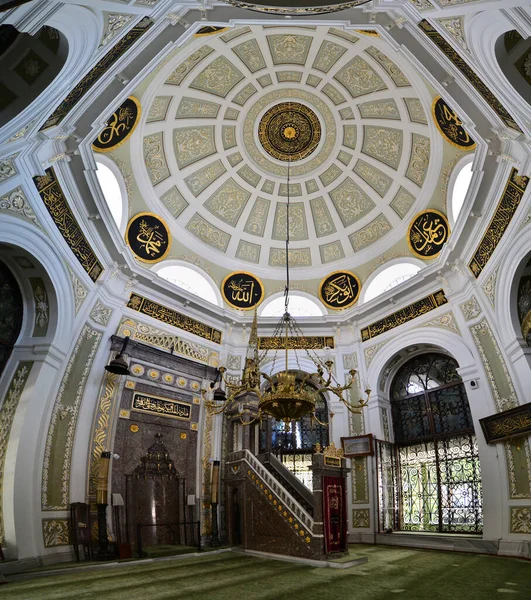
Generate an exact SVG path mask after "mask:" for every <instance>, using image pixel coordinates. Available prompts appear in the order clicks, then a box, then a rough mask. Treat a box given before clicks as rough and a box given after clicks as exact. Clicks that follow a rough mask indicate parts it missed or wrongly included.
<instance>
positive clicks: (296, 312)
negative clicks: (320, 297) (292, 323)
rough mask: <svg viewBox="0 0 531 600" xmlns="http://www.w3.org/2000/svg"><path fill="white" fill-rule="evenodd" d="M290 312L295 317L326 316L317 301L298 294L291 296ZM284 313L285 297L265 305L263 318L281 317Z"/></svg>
mask: <svg viewBox="0 0 531 600" xmlns="http://www.w3.org/2000/svg"><path fill="white" fill-rule="evenodd" d="M288 311H289V314H290V315H292V316H293V317H322V316H323V314H324V313H323V309H322V308H321V307H320V306H319V305H318V304H317V302H315V300H311V299H310V298H306V297H305V296H299V295H298V294H290V297H289V308H288ZM284 312H285V309H284V296H279V297H278V298H275V299H274V300H270V301H269V302H268V303H267V304H265V305H264V307H263V308H262V312H261V316H262V317H281V316H282V315H283V314H284Z"/></svg>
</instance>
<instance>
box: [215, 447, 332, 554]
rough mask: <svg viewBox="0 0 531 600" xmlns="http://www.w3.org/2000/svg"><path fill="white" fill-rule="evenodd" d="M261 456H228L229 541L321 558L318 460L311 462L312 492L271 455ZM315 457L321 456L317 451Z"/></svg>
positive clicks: (321, 507) (257, 549)
mask: <svg viewBox="0 0 531 600" xmlns="http://www.w3.org/2000/svg"><path fill="white" fill-rule="evenodd" d="M260 458H261V459H262V461H263V462H261V461H260V460H259V459H258V457H256V456H254V455H253V454H252V453H251V452H250V451H249V450H240V451H238V452H232V453H231V454H229V456H228V459H227V463H226V464H227V467H226V470H225V473H226V489H227V512H226V515H227V531H228V534H229V542H230V544H231V545H242V546H243V547H244V548H245V549H247V550H256V551H261V552H270V553H274V554H285V555H290V556H297V557H303V558H311V559H317V560H323V559H324V558H325V551H324V537H323V502H322V490H321V489H320V487H321V486H320V482H321V480H322V472H321V469H319V464H318V463H317V464H316V463H314V467H313V470H314V490H313V493H312V492H310V491H309V490H307V489H306V488H305V486H304V485H303V484H302V483H300V482H299V481H298V480H296V478H295V477H294V475H293V474H292V473H291V472H289V471H288V469H286V468H285V467H284V466H283V465H282V464H281V463H280V461H278V460H277V459H276V458H275V457H273V456H271V455H269V456H268V455H262V456H261V457H260ZM318 460H321V461H322V455H320V459H317V461H318ZM321 464H322V463H321ZM284 471H287V473H285V472H284ZM293 480H296V481H293ZM298 484H300V486H302V488H304V489H302V488H300V487H299V485H298ZM288 488H289V489H288Z"/></svg>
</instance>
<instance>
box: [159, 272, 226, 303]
mask: <svg viewBox="0 0 531 600" xmlns="http://www.w3.org/2000/svg"><path fill="white" fill-rule="evenodd" d="M156 272H157V275H158V276H159V277H162V278H163V279H166V281H169V282H170V283H173V284H174V285H176V286H178V287H180V288H182V289H183V290H186V291H187V292H190V293H191V294H195V295H196V296H199V297H200V298H202V299H203V300H206V301H207V302H210V303H212V304H215V305H216V306H220V302H219V296H218V295H217V294H216V290H215V288H214V286H213V285H212V284H211V283H210V281H208V279H207V278H206V277H205V276H204V275H201V273H198V272H197V271H194V269H191V268H190V267H184V266H182V265H168V266H165V267H162V268H160V269H157V271H156Z"/></svg>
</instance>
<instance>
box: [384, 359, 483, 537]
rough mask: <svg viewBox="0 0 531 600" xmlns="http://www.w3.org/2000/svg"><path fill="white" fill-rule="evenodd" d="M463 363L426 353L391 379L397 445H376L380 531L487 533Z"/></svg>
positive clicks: (477, 456)
mask: <svg viewBox="0 0 531 600" xmlns="http://www.w3.org/2000/svg"><path fill="white" fill-rule="evenodd" d="M458 367H459V365H458V364H457V362H456V361H455V360H454V359H453V358H451V357H449V356H446V355H444V354H437V353H427V354H422V355H419V356H416V357H414V358H412V359H411V360H410V361H408V362H407V363H405V364H404V365H403V366H402V367H401V368H400V369H399V371H398V372H397V374H396V376H395V378H394V380H393V383H392V384H391V410H392V417H393V429H394V435H395V445H394V448H393V447H392V446H391V445H382V443H380V444H379V446H378V448H377V459H378V478H379V481H378V487H379V502H380V528H381V530H382V531H385V530H386V529H395V528H398V529H400V530H402V531H428V532H430V531H431V532H439V533H481V530H482V525H483V520H482V488H481V471H480V464H479V455H478V447H477V441H476V436H475V433H474V425H473V421H472V415H471V413H470V407H469V404H468V399H467V396H466V391H465V387H464V385H463V383H462V381H461V377H460V376H459V374H458V372H457V369H458Z"/></svg>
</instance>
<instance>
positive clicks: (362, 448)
mask: <svg viewBox="0 0 531 600" xmlns="http://www.w3.org/2000/svg"><path fill="white" fill-rule="evenodd" d="M341 445H342V446H343V452H344V454H345V456H346V457H347V458H358V457H359V456H372V455H373V454H374V449H373V444H372V433H368V434H367V435H355V436H351V437H342V438H341Z"/></svg>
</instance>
